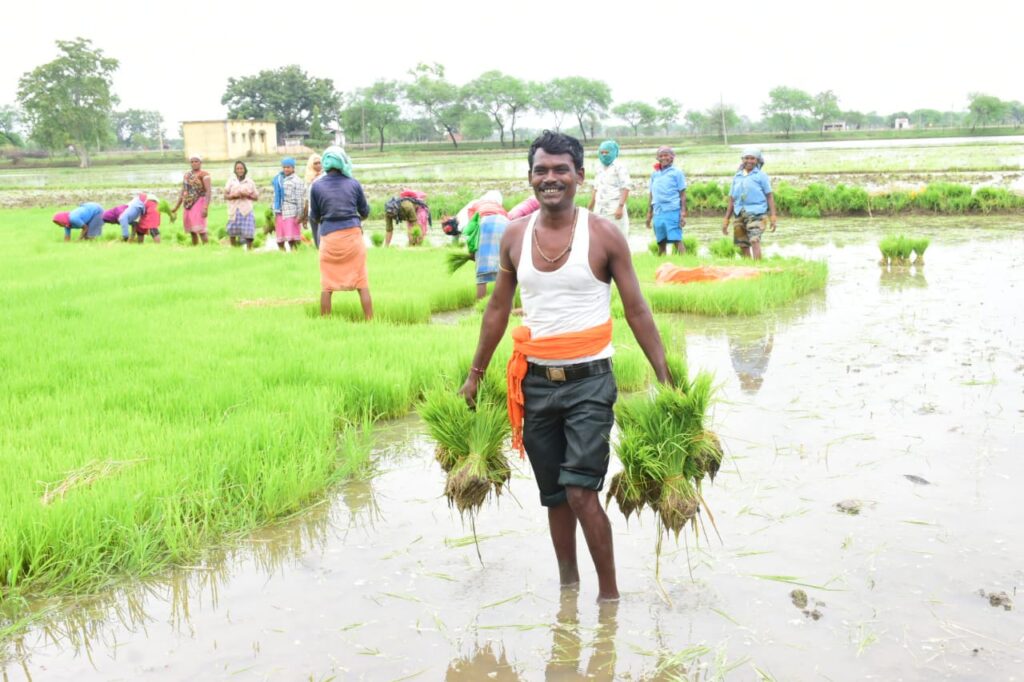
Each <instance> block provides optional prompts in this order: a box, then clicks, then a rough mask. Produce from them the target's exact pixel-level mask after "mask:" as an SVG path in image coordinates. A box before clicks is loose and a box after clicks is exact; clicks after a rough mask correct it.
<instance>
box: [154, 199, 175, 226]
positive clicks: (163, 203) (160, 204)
mask: <svg viewBox="0 0 1024 682" xmlns="http://www.w3.org/2000/svg"><path fill="white" fill-rule="evenodd" d="M156 207H157V210H159V211H160V212H161V213H163V214H164V215H166V216H167V217H168V218H170V219H171V223H174V221H175V220H176V219H177V217H178V216H176V215H175V214H174V213H173V212H172V211H171V205H170V204H169V203H167V200H166V199H160V200H159V201H157V202H156Z"/></svg>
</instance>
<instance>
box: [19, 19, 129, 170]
mask: <svg viewBox="0 0 1024 682" xmlns="http://www.w3.org/2000/svg"><path fill="white" fill-rule="evenodd" d="M57 48H58V49H59V50H60V51H61V53H62V54H61V55H60V56H59V57H57V58H56V59H55V60H53V61H52V62H48V63H46V64H43V65H42V66H37V67H36V68H35V69H33V70H32V71H29V72H28V73H26V74H24V75H23V76H22V77H21V78H20V79H19V80H18V101H19V102H20V103H21V106H22V109H24V111H25V117H26V119H27V120H28V123H29V125H30V126H31V128H32V139H34V140H35V141H36V142H38V143H39V144H40V145H42V146H43V147H46V148H47V149H64V148H66V147H68V146H69V145H70V146H71V147H72V148H73V149H74V151H75V154H76V155H77V156H78V161H79V165H80V166H81V167H82V168H88V167H89V150H90V149H99V147H100V146H101V145H102V144H103V143H104V142H105V141H107V140H108V139H110V114H111V111H112V110H113V107H114V105H115V104H117V102H118V100H117V97H115V96H114V94H113V93H112V92H111V90H110V86H111V78H112V76H113V73H114V71H116V70H117V66H118V61H117V60H116V59H112V58H110V57H104V56H103V52H102V50H99V49H96V48H93V46H92V42H91V41H89V40H86V39H85V38H75V39H74V40H58V41H57Z"/></svg>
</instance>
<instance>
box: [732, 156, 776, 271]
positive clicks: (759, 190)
mask: <svg viewBox="0 0 1024 682" xmlns="http://www.w3.org/2000/svg"><path fill="white" fill-rule="evenodd" d="M740 161H741V163H740V167H739V170H737V171H736V175H735V176H734V177H733V179H732V188H731V189H730V190H729V207H728V208H726V209H725V220H723V221H722V234H729V219H730V218H733V217H734V216H735V220H733V222H732V230H733V232H732V235H733V236H732V241H733V243H734V244H736V246H738V247H739V248H740V252H741V253H742V254H743V257H744V258H750V257H751V256H753V258H754V260H761V235H762V234H763V233H764V217H765V215H766V214H768V220H769V222H770V223H771V227H769V229H768V231H769V232H774V231H775V227H776V216H775V197H774V196H772V181H771V178H769V177H768V174H767V173H765V172H764V171H762V170H761V166H763V165H764V157H763V156H761V152H760V150H758V149H745V150H744V151H743V156H742V157H741V159H740Z"/></svg>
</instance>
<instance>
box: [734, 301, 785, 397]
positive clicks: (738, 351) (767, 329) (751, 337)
mask: <svg viewBox="0 0 1024 682" xmlns="http://www.w3.org/2000/svg"><path fill="white" fill-rule="evenodd" d="M728 338H729V360H730V361H731V362H732V368H733V370H734V371H735V372H736V377H737V378H738V379H739V380H740V388H741V389H743V392H744V393H757V392H758V391H759V390H761V384H762V383H763V382H764V373H765V371H766V370H767V369H768V360H769V359H770V358H771V355H772V346H773V345H774V343H775V320H774V319H771V320H765V322H764V324H762V325H751V326H750V327H742V328H740V329H738V330H734V331H732V332H730V333H729V334H728Z"/></svg>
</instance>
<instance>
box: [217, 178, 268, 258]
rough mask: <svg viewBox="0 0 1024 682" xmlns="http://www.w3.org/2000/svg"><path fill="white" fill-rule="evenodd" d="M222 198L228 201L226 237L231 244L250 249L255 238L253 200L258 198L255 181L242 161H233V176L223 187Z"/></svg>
mask: <svg viewBox="0 0 1024 682" xmlns="http://www.w3.org/2000/svg"><path fill="white" fill-rule="evenodd" d="M224 198H225V199H226V200H227V202H228V237H230V238H231V245H232V246H240V245H241V244H242V240H245V248H246V249H251V248H252V242H253V239H255V238H256V213H255V211H254V210H253V208H254V207H253V202H254V201H256V200H257V199H259V198H260V194H259V192H258V191H257V190H256V183H255V182H253V180H252V178H250V177H249V168H248V167H247V166H246V165H245V163H244V162H242V161H235V173H234V176H233V177H232V178H231V179H230V180H228V184H227V185H225V187H224Z"/></svg>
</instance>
